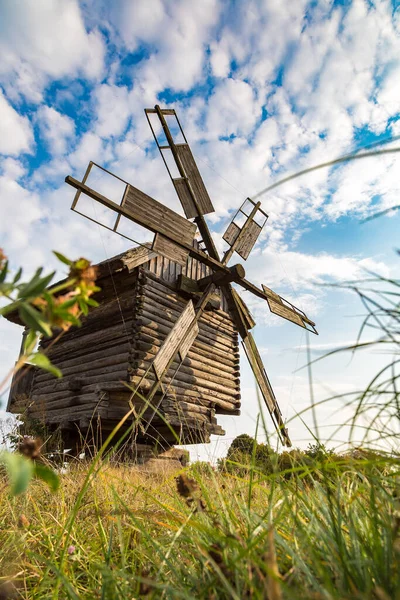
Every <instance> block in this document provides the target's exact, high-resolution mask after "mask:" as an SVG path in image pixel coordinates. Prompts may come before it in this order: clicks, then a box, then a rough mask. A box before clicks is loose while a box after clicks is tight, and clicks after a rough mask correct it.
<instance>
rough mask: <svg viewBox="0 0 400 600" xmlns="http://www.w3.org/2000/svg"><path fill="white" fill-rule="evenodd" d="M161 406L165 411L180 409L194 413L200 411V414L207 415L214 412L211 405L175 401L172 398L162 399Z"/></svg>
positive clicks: (211, 414)
mask: <svg viewBox="0 0 400 600" xmlns="http://www.w3.org/2000/svg"><path fill="white" fill-rule="evenodd" d="M161 408H162V409H163V410H165V411H166V412H169V411H171V410H172V411H176V412H178V413H179V412H180V411H191V412H195V413H200V414H202V415H208V416H209V417H212V416H214V412H215V410H214V409H213V408H211V407H206V406H200V405H198V404H193V403H191V402H181V401H176V402H174V401H173V400H163V401H162V404H161Z"/></svg>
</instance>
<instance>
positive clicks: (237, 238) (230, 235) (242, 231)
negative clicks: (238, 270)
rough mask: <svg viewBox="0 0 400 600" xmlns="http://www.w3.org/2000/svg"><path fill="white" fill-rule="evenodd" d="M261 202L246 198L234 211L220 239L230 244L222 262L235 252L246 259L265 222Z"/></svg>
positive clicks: (265, 214) (225, 261) (265, 215)
mask: <svg viewBox="0 0 400 600" xmlns="http://www.w3.org/2000/svg"><path fill="white" fill-rule="evenodd" d="M260 206H261V202H254V201H253V200H252V199H251V198H247V200H245V201H244V202H243V204H242V206H241V207H240V208H239V210H238V211H237V212H236V214H235V216H234V217H233V219H232V221H231V223H230V224H229V226H228V229H227V230H226V231H225V233H224V235H223V237H222V239H224V240H225V241H226V242H228V244H229V245H230V249H229V250H228V251H227V252H226V253H225V255H224V258H223V259H222V262H223V263H224V264H226V263H227V262H228V261H229V259H230V257H231V256H232V254H233V253H234V252H237V253H238V254H239V256H241V257H242V258H243V260H247V258H248V257H249V254H250V252H251V251H252V249H253V246H254V244H255V243H256V241H257V239H258V236H259V235H260V233H261V231H262V228H263V227H264V225H265V223H266V222H267V219H268V215H267V213H265V212H264V211H263V210H261V208H260Z"/></svg>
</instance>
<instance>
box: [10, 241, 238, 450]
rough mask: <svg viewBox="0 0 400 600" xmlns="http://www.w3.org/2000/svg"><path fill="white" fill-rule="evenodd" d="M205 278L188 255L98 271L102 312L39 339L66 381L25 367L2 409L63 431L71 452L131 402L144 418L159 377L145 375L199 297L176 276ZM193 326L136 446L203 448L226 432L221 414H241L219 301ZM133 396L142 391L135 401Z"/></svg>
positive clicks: (227, 325) (233, 355)
mask: <svg viewBox="0 0 400 600" xmlns="http://www.w3.org/2000/svg"><path fill="white" fill-rule="evenodd" d="M209 271H210V269H209V268H207V267H206V266H204V265H202V264H201V263H199V262H198V261H196V260H193V259H191V258H189V259H188V261H187V263H186V265H184V266H181V265H179V264H178V263H175V262H173V261H171V260H169V259H167V258H165V257H162V256H159V255H156V254H155V252H153V251H152V250H151V249H149V248H146V247H139V248H135V249H133V250H130V251H128V252H126V253H124V254H122V255H120V256H117V257H114V258H113V259H111V260H109V261H107V262H105V263H101V264H100V265H98V278H97V285H98V286H99V287H100V288H101V291H100V292H98V293H97V294H96V296H95V298H96V299H97V301H98V302H99V306H98V307H97V308H94V309H92V311H91V312H90V314H89V315H88V316H87V317H84V318H83V319H82V326H81V327H79V328H77V327H73V328H71V329H70V330H69V331H67V332H65V333H64V334H63V335H62V336H61V337H60V339H59V340H57V341H56V343H54V338H50V339H43V340H42V342H41V346H42V348H43V350H44V351H45V352H46V354H47V355H48V356H49V358H50V359H51V361H52V362H53V363H54V364H55V365H56V366H58V367H59V368H60V369H61V371H62V372H63V378H62V379H61V380H57V379H55V378H54V377H53V376H52V375H51V374H50V373H46V372H44V371H41V370H39V369H34V368H32V367H31V368H30V369H29V368H28V369H27V370H26V371H25V378H23V379H22V380H21V379H18V380H17V381H18V384H17V385H14V386H13V387H12V391H11V394H10V400H9V406H8V410H9V411H11V412H15V413H21V412H24V411H27V414H28V417H30V418H31V419H35V420H37V421H40V422H43V423H45V424H46V425H47V428H48V429H49V431H50V432H51V430H56V429H58V430H60V432H61V435H62V438H63V440H64V443H65V444H66V445H67V446H69V447H77V446H78V445H79V439H80V435H83V437H84V438H87V432H88V431H89V430H92V431H96V435H97V436H99V430H100V429H101V432H102V437H103V439H104V435H108V433H109V432H110V431H111V430H112V429H113V428H114V426H115V425H116V424H117V423H118V422H119V421H120V419H121V418H122V417H124V415H125V414H126V412H127V410H129V407H130V405H133V406H134V408H135V413H136V415H138V414H141V412H142V410H143V408H144V399H145V397H146V395H147V393H148V391H149V389H150V387H151V385H152V384H153V383H154V377H155V376H154V374H151V373H148V374H147V377H143V375H144V374H145V373H146V372H147V371H148V369H149V367H150V366H151V364H152V361H153V360H154V358H155V357H156V355H157V353H158V352H159V350H160V348H161V347H162V345H163V343H164V342H165V340H166V338H167V336H168V334H169V333H170V332H171V330H172V329H173V326H174V324H175V323H176V322H177V320H178V319H179V317H180V316H181V315H182V314H183V313H184V310H185V307H186V306H187V304H188V300H190V299H191V298H192V299H193V300H195V299H196V296H197V294H198V292H195V293H191V292H182V291H179V290H178V283H179V281H181V279H182V277H183V278H185V280H190V281H196V280H197V279H201V278H202V277H205V276H207V275H209ZM198 329H199V330H198V334H197V336H196V339H195V340H194V342H193V344H192V346H191V348H190V350H189V351H188V353H187V355H186V356H185V359H184V360H183V362H182V364H180V363H181V361H180V359H179V357H176V360H174V361H173V362H172V364H171V366H170V367H169V369H168V371H167V373H166V376H165V378H164V386H163V388H164V389H163V391H161V390H160V392H159V393H158V394H156V395H155V396H154V400H153V402H154V405H157V406H158V409H157V412H156V414H155V415H154V416H153V415H152V409H151V408H150V406H149V407H148V409H147V410H145V411H144V412H143V414H142V420H143V423H148V422H149V421H151V423H150V426H149V427H148V429H147V431H146V432H145V433H144V434H143V432H142V428H140V427H139V428H138V431H137V432H136V441H137V443H138V444H142V443H154V444H156V443H158V445H159V446H161V447H168V446H169V445H172V444H176V443H177V441H178V440H179V441H180V442H181V443H185V444H190V443H198V442H207V441H209V439H210V435H211V434H217V435H223V434H224V431H223V430H222V428H221V427H220V426H219V425H218V424H217V420H216V415H217V414H236V415H237V414H240V380H239V345H238V333H237V331H236V329H235V326H234V323H233V321H232V319H231V317H230V315H229V312H228V309H227V304H226V301H225V299H224V298H223V297H222V298H221V295H220V294H218V293H216V294H214V296H213V297H212V298H211V301H210V302H209V304H208V305H207V307H206V310H205V311H204V313H203V315H202V317H201V319H200V321H199V326H198ZM55 337H56V336H55ZM178 367H179V369H178V371H177V372H176V370H177V368H178ZM132 389H137V392H138V393H137V394H136V395H134V396H133V397H132ZM99 422H100V424H101V428H99V427H98V423H99ZM130 423H131V420H130V421H129V423H128V425H129V424H130Z"/></svg>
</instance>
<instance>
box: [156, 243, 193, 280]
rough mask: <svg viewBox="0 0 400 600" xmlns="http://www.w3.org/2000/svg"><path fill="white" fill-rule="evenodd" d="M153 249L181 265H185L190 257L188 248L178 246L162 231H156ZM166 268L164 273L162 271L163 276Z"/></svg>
mask: <svg viewBox="0 0 400 600" xmlns="http://www.w3.org/2000/svg"><path fill="white" fill-rule="evenodd" d="M152 249H153V250H154V252H157V253H158V254H162V256H164V257H166V258H167V259H169V260H172V261H173V262H176V263H178V264H180V265H185V264H186V261H187V259H188V257H189V251H188V250H185V249H184V248H181V247H180V246H177V245H176V244H174V242H171V240H169V239H168V238H166V237H164V236H163V235H161V234H160V233H156V235H155V236H154V241H153V245H152ZM164 269H165V268H163V270H162V273H160V275H161V276H163V274H164Z"/></svg>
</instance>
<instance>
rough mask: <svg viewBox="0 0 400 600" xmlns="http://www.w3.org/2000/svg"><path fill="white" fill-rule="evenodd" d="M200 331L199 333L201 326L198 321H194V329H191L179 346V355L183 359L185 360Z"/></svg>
mask: <svg viewBox="0 0 400 600" xmlns="http://www.w3.org/2000/svg"><path fill="white" fill-rule="evenodd" d="M198 333H199V326H198V324H197V323H194V324H193V326H192V329H191V330H190V331H189V333H188V335H187V336H186V338H185V339H184V341H183V343H182V344H181V345H180V347H179V356H180V359H181V360H182V361H183V360H185V358H186V355H187V353H188V352H189V350H190V348H191V347H192V344H193V342H194V340H195V339H196V337H197V335H198Z"/></svg>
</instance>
